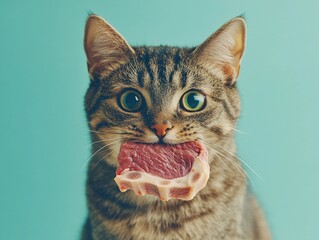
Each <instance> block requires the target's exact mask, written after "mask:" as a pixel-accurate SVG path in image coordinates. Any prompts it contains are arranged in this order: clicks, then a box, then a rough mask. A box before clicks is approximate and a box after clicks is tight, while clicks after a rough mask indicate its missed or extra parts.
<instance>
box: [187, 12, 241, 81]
mask: <svg viewBox="0 0 319 240" xmlns="http://www.w3.org/2000/svg"><path fill="white" fill-rule="evenodd" d="M245 43H246V23H245V20H244V19H243V18H242V17H237V18H234V19H232V20H231V21H229V22H227V23H226V24H224V25H223V26H222V27H221V28H220V29H218V30H217V31H216V32H215V33H214V34H213V35H211V36H210V37H209V38H208V39H207V40H206V41H205V42H204V43H203V44H201V45H200V46H199V47H197V48H196V49H195V50H194V52H193V57H194V60H195V61H196V62H197V64H199V65H201V66H202V67H204V68H205V69H206V70H207V71H208V72H210V73H212V74H213V75H215V76H216V77H218V78H220V79H222V80H223V81H225V84H226V85H228V86H231V85H233V84H234V83H235V82H236V80H237V77H238V75H239V69H240V62H241V59H242V56H243V53H244V50H245Z"/></svg>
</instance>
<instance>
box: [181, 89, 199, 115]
mask: <svg viewBox="0 0 319 240" xmlns="http://www.w3.org/2000/svg"><path fill="white" fill-rule="evenodd" d="M204 103H205V96H204V95H203V94H201V93H200V92H198V91H195V90H192V91H189V92H187V93H186V94H184V96H183V97H182V101H181V105H182V107H183V108H184V109H185V110H186V111H189V112H195V111H199V110H201V109H202V108H203V106H204Z"/></svg>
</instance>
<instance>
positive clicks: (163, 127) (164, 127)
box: [151, 122, 173, 137]
mask: <svg viewBox="0 0 319 240" xmlns="http://www.w3.org/2000/svg"><path fill="white" fill-rule="evenodd" d="M172 128H173V126H172V124H171V123H170V122H165V123H156V124H154V125H153V126H151V129H152V130H153V131H154V132H155V133H156V135H157V136H159V137H164V136H165V135H166V133H167V131H169V130H170V129H172Z"/></svg>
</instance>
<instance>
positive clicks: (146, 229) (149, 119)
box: [82, 15, 271, 240]
mask: <svg viewBox="0 0 319 240" xmlns="http://www.w3.org/2000/svg"><path fill="white" fill-rule="evenodd" d="M245 38H246V23H245V20H244V19H243V18H242V17H237V18H234V19H232V20H231V21H229V22H227V23H226V24H225V25H223V26H222V27H221V28H220V29H219V30H217V31H216V32H215V33H214V34H213V35H211V36H210V37H209V38H208V39H207V40H206V41H205V42H204V43H203V44H201V45H200V46H198V47H196V48H179V47H169V46H158V47H145V46H142V47H132V46H130V45H129V44H128V43H127V41H126V40H125V39H124V38H123V37H122V36H121V35H120V34H119V33H118V32H117V31H116V30H115V29H114V28H113V27H112V26H111V25H110V24H108V23H107V22H106V21H105V20H104V19H102V18H101V17H99V16H96V15H90V16H89V18H88V20H87V23H86V29H85V39H84V46H85V52H86V55H87V64H88V71H89V75H90V79H91V82H90V86H89V88H88V90H87V93H86V96H85V110H86V114H87V119H88V122H89V128H90V133H91V139H92V153H93V155H92V158H91V160H90V163H89V167H88V177H87V188H86V189H87V192H86V194H87V204H88V209H89V214H88V218H87V221H86V223H85V225H84V228H83V232H82V240H89V239H90V240H93V239H94V240H104V239H118V240H120V239H125V240H126V239H130V240H137V239H139V240H142V239H145V240H156V239H161V240H163V239H164V240H173V239H174V240H175V239H176V240H178V239H181V240H187V239H192V240H196V239H238V240H239V239H245V240H250V239H259V240H266V239H271V237H270V233H269V231H268V227H267V224H266V221H265V219H264V216H263V213H262V210H261V209H260V207H259V206H258V204H257V203H256V201H255V199H254V197H253V196H252V195H251V194H250V193H249V192H248V190H247V182H246V176H245V174H244V171H243V170H242V168H241V165H240V161H239V159H238V158H236V155H235V152H236V147H235V143H234V130H236V129H235V126H236V121H237V119H238V117H239V112H240V100H239V95H238V90H237V87H236V80H237V77H238V74H239V70H240V62H241V59H242V56H243V53H244V49H245V40H246V39H245ZM190 92H192V94H188V93H190ZM198 96H199V97H198ZM154 124H159V125H161V126H162V127H163V131H164V132H165V134H163V135H161V136H159V135H158V132H157V131H154V129H153V128H152V127H151V126H153V125H154ZM127 141H134V142H143V143H157V144H178V143H182V142H187V141H200V142H201V144H203V145H204V146H206V148H207V150H208V154H209V160H208V161H209V165H210V177H209V180H208V182H207V185H206V187H205V188H204V189H203V190H201V191H200V192H199V193H198V194H197V195H196V196H195V197H194V199H193V200H191V201H182V200H176V199H173V200H169V201H161V200H159V199H158V198H157V197H155V196H151V195H146V196H143V197H141V196H136V195H135V194H134V193H133V192H132V191H130V190H129V191H127V192H125V193H122V192H120V191H119V188H118V186H117V185H116V183H115V182H114V177H115V173H116V168H117V155H118V153H119V149H120V147H121V144H122V143H123V142H127Z"/></svg>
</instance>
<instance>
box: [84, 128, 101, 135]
mask: <svg viewBox="0 0 319 240" xmlns="http://www.w3.org/2000/svg"><path fill="white" fill-rule="evenodd" d="M87 130H88V129H86V131H87ZM88 131H89V132H93V133H99V134H103V132H101V131H95V130H91V129H89V130H88Z"/></svg>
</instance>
